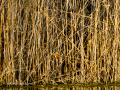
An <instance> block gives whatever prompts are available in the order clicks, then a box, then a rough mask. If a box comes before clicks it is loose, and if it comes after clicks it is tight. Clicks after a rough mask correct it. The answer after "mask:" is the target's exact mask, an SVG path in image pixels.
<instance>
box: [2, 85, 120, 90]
mask: <svg viewBox="0 0 120 90" xmlns="http://www.w3.org/2000/svg"><path fill="white" fill-rule="evenodd" d="M0 90H120V86H91V87H89V86H88V87H87V86H85V87H82V86H64V85H62V86H22V87H19V86H14V87H0Z"/></svg>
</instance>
